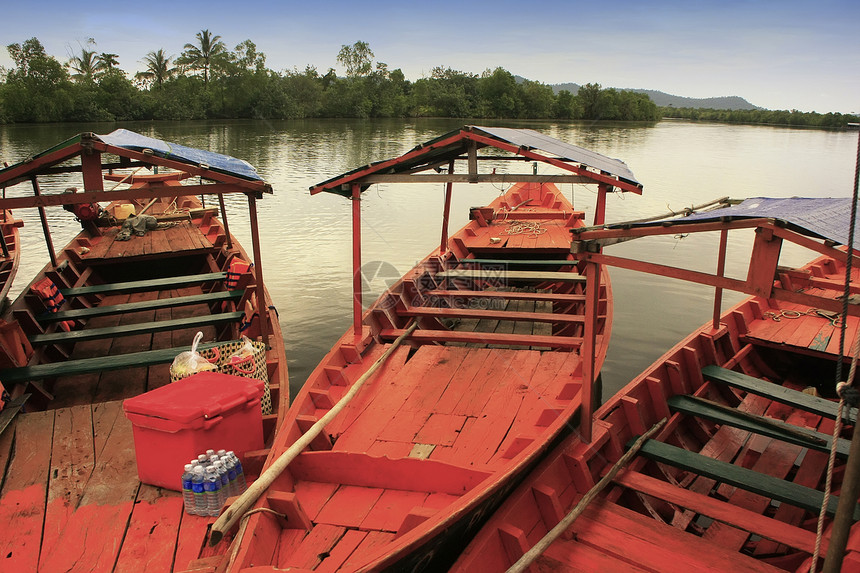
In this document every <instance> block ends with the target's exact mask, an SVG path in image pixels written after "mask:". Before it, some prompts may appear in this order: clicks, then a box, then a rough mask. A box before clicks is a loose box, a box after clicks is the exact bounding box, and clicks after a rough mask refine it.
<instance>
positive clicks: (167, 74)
mask: <svg viewBox="0 0 860 573" xmlns="http://www.w3.org/2000/svg"><path fill="white" fill-rule="evenodd" d="M171 59H173V56H172V55H171V56H166V55H165V54H164V49H159V50H158V51H157V52H149V53H148V54H147V55H146V57H144V58H143V61H144V63H145V64H146V70H144V71H142V72H137V73H136V74H135V75H134V77H135V78H136V79H138V80H140V81H143V82H146V83H149V84H155V85H156V86H158V87H161V86H163V85H164V82H166V81H167V80H169V79H170V78H172V77H173V76H174V75H175V74H176V72H177V69H176V68H175V67H174V68H172V67H170V60H171Z"/></svg>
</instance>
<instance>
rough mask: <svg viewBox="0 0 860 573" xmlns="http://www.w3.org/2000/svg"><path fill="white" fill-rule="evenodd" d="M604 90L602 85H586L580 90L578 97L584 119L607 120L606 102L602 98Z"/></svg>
mask: <svg viewBox="0 0 860 573" xmlns="http://www.w3.org/2000/svg"><path fill="white" fill-rule="evenodd" d="M602 91H603V90H602V89H601V88H600V84H590V83H589V84H585V85H584V86H582V87H580V88H579V91H578V92H577V94H576V97H577V98H579V102H580V105H581V106H582V117H583V118H584V119H605V118H604V117H603V116H604V107H605V100H604V98H603V96H602V93H601V92H602Z"/></svg>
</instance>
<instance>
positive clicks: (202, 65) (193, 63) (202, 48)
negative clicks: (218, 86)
mask: <svg viewBox="0 0 860 573" xmlns="http://www.w3.org/2000/svg"><path fill="white" fill-rule="evenodd" d="M226 56H227V46H225V45H224V42H222V41H221V36H213V35H212V34H210V33H209V30H201V31H200V32H197V45H196V46H195V45H194V44H185V51H184V52H182V55H181V56H180V57H179V59H178V60H177V63H181V64H188V65H189V66H190V67H191V69H192V70H203V84H204V85H207V86H208V85H209V72H210V70H211V69H212V68H213V64H214V67H217V66H218V64H219V63H220V62H221V60H223V59H225V58H226Z"/></svg>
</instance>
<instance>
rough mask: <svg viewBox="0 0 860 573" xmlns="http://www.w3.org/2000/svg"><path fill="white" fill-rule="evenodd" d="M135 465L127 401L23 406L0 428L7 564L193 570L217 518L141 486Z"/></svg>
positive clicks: (1, 565) (2, 541)
mask: <svg viewBox="0 0 860 573" xmlns="http://www.w3.org/2000/svg"><path fill="white" fill-rule="evenodd" d="M120 376H122V375H120ZM126 376H128V373H126ZM131 378H138V379H141V378H142V376H135V375H133V374H132V376H131ZM131 378H130V379H129V380H130V381H131ZM135 383H140V381H139V380H138V382H135ZM113 391H114V390H110V391H109V392H108V393H110V392H113ZM135 463H136V462H135V453H134V443H133V437H132V424H131V422H130V421H129V420H128V419H127V418H126V416H125V415H124V414H123V411H122V401H121V400H115V401H108V402H101V403H98V404H81V405H75V406H68V407H62V408H57V409H51V410H45V411H41V412H30V413H24V414H19V415H18V416H17V417H16V418H15V419H14V420H13V421H12V422H11V424H10V426H9V427H7V428H6V430H5V431H4V432H3V433H2V434H0V469H2V472H3V473H2V475H0V477H2V481H0V522H2V523H6V524H14V527H4V528H3V533H2V534H0V569H2V570H4V571H36V570H40V571H165V572H170V571H183V570H185V569H186V568H187V567H188V564H189V563H190V562H191V561H193V560H195V559H198V558H199V556H200V551H201V548H202V547H203V546H204V540H205V536H206V533H207V529H208V527H209V525H210V524H211V523H212V522H213V521H214V518H203V517H197V516H191V515H188V514H186V513H184V510H183V504H182V495H181V494H180V493H178V492H175V491H170V490H166V489H162V488H158V487H153V486H149V485H146V484H141V483H140V482H139V481H138V478H137V470H136V465H135ZM178 478H179V476H177V479H178ZM214 550H215V551H224V548H222V547H216V548H214ZM207 551H212V550H209V549H205V550H204V553H203V555H204V556H206V555H209V553H207Z"/></svg>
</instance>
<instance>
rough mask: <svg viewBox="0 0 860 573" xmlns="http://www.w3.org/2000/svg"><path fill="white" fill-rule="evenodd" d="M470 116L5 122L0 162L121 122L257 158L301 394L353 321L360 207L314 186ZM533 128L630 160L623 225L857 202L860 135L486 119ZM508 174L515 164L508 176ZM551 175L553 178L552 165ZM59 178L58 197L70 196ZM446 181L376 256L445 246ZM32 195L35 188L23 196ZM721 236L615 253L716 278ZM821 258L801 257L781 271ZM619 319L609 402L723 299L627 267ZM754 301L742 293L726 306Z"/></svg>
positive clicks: (387, 222) (388, 196)
mask: <svg viewBox="0 0 860 573" xmlns="http://www.w3.org/2000/svg"><path fill="white" fill-rule="evenodd" d="M463 123H464V122H462V121H461V120H414V121H402V120H380V121H344V120H302V121H275V122H273V121H208V122H169V123H164V122H162V123H154V122H152V123H128V124H122V125H116V124H87V125H86V126H81V125H69V124H57V125H39V126H0V161H8V162H10V163H12V162H16V161H19V160H21V159H22V158H24V157H26V156H28V155H31V154H33V153H37V152H39V151H42V150H44V149H47V148H49V147H51V146H53V145H54V144H56V143H57V142H59V141H62V140H64V139H66V138H68V137H71V136H73V135H75V134H76V133H78V132H80V131H82V130H84V129H85V130H88V131H93V132H96V133H108V132H110V131H112V130H114V129H116V128H117V127H124V128H127V129H131V130H134V131H138V132H140V133H143V134H145V135H149V136H152V137H158V138H161V139H165V140H168V141H174V142H177V143H181V144H183V145H188V146H192V147H202V148H207V149H211V150H212V151H218V152H222V153H227V154H230V155H234V156H236V157H240V158H242V159H245V160H247V161H249V162H250V163H251V164H253V165H254V166H255V167H256V168H257V169H258V171H259V172H260V173H261V174H262V175H263V177H264V178H265V179H266V180H267V181H268V182H269V183H271V184H272V186H273V187H274V190H275V193H274V195H272V196H266V197H265V198H264V199H263V200H262V201H259V202H258V204H257V205H258V210H259V216H260V225H261V233H262V237H261V239H262V242H263V267H264V270H265V273H266V276H267V280H268V286H269V289H270V291H271V293H272V296H273V298H274V300H275V302H276V304H277V305H278V308H279V311H280V316H281V323H282V326H283V330H284V335H285V337H286V340H287V351H288V355H289V361H290V376H291V385H292V386H293V391H295V388H297V387H298V386H300V385H301V383H302V382H304V380H305V378H306V377H307V375H308V374H309V373H310V371H311V369H313V367H314V366H315V365H316V364H317V362H318V361H319V360H320V358H321V357H322V356H323V355H324V354H325V353H326V352H327V351H328V350H329V348H330V347H331V345H332V343H333V342H334V341H335V340H336V339H337V338H338V337H339V336H340V335H341V334H342V333H343V332H344V331H345V330H346V328H348V327H349V325H350V324H351V304H352V303H351V298H350V289H351V284H352V282H351V276H350V268H351V249H350V238H351V228H350V205H349V201H348V200H345V199H344V198H342V197H339V196H334V195H330V194H325V193H324V194H321V195H319V196H315V197H311V196H310V194H309V192H308V188H309V187H310V186H311V185H313V184H315V183H319V182H321V181H323V180H326V179H329V178H331V177H333V176H336V175H339V174H341V173H343V172H346V171H349V170H352V169H355V168H357V167H360V166H363V165H365V164H368V163H371V162H373V161H378V160H382V159H388V158H391V157H394V156H396V155H399V154H401V153H403V152H405V151H406V150H408V149H410V148H412V147H414V146H415V145H417V144H419V143H422V142H424V141H427V140H430V139H433V138H435V137H438V136H439V135H441V134H443V133H445V132H447V131H450V130H452V129H456V128H457V127H460V126H461V125H463ZM478 123H480V124H483V125H502V124H503V125H506V126H511V127H530V128H534V129H538V130H540V131H542V132H544V133H547V134H549V135H551V136H553V137H557V138H559V139H562V140H564V141H567V142H569V143H572V144H575V145H579V146H582V147H586V148H589V149H592V150H594V151H598V152H600V153H603V154H605V155H608V156H610V157H615V158H618V159H621V160H623V161H624V162H625V163H627V165H628V166H629V167H630V168H631V169H632V170H633V172H634V173H635V174H636V177H637V179H638V180H639V181H640V182H642V183H643V184H644V186H645V192H644V194H643V195H642V196H634V195H629V194H627V195H623V196H622V195H620V194H614V195H612V196H610V197H609V200H608V204H607V213H608V220H610V221H621V220H628V219H637V218H641V217H643V216H649V215H655V214H661V213H665V212H667V211H668V210H675V211H679V210H681V209H683V208H684V207H687V206H690V205H694V204H699V203H704V202H707V201H710V200H712V199H715V198H717V197H722V196H731V197H735V198H742V197H751V196H758V195H766V196H776V197H788V196H806V197H827V196H849V195H850V194H851V186H852V184H853V169H854V157H855V152H856V134H854V133H842V132H825V131H811V130H799V129H785V128H772V127H750V126H726V125H711V124H693V123H687V122H680V121H663V122H660V123H658V124H641V125H631V124H586V123H553V122H503V123H499V122H485V121H480V122H478ZM499 168H501V166H499ZM541 169H544V168H543V167H541ZM67 183H68V181H67V180H66V178H63V177H56V178H53V179H50V180H46V181H45V182H44V183H43V190H44V192H46V193H50V192H58V191H61V190H62V189H64V188H65V187H66V186H67ZM503 191H504V187H502V186H493V185H480V186H479V185H462V186H459V187H455V192H454V197H453V205H452V221H451V228H452V230H453V229H457V228H459V227H460V226H462V225H463V224H465V222H466V220H467V214H468V208H469V207H470V206H474V205H479V204H485V203H486V202H488V201H489V200H490V199H492V198H493V197H494V196H496V195H497V194H498V193H500V192H503ZM563 191H564V192H565V194H566V195H568V197H570V198H572V199H573V201H574V203H575V204H576V205H577V207H579V208H582V209H584V210H585V211H586V213H587V217H588V219H589V220H590V219H591V217H592V213H593V211H594V201H595V194H594V192H593V190H591V189H589V188H587V187H585V186H581V185H566V186H564V187H563ZM442 192H443V189H442V186H441V185H420V184H418V185H398V186H393V185H378V186H375V187H373V188H371V189H370V190H369V191H368V192H367V193H366V194H365V196H364V199H363V201H362V216H363V221H364V225H365V226H364V234H363V256H364V260H365V261H384V262H386V263H388V264H390V265H392V266H393V267H394V268H396V269H398V270H399V271H401V272H403V271H405V270H407V269H408V268H410V267H411V266H412V265H413V264H414V263H415V262H416V261H418V260H420V259H421V258H423V256H424V255H425V254H426V253H427V252H428V251H430V250H431V249H432V248H433V247H434V246H435V245H436V244H437V241H438V236H439V223H440V213H441V208H442ZM8 193H10V194H16V193H32V191H31V189H30V187H29V186H28V185H24V186H18V187H17V188H15V189H10V190H8ZM227 209H228V217H229V223H230V230H231V231H232V232H233V233H234V234H236V235H237V237H238V238H239V240H240V241H241V242H242V243H243V245H245V246H246V248H250V238H249V231H248V222H247V215H246V211H247V202H246V200H245V198H244V197H242V196H230V197H228V198H227ZM47 212H48V219H49V221H50V224H51V227H52V232H53V234H54V243H55V248H57V249H60V248H62V246H63V245H65V244H66V242H67V241H68V240H70V239H71V238H72V237H73V236H74V235H75V233H76V232H77V230H78V225H77V223H75V221H74V219H73V218H72V216H71V214H69V213H67V212H65V211H63V210H62V209H61V208H49V209H48V210H47ZM16 216H18V217H22V218H24V219H25V228H24V229H23V231H22V239H23V243H24V245H23V249H22V251H23V255H22V263H21V268H20V270H19V279H18V281H16V284H15V285H14V287H13V290H15V291H16V292H17V291H18V290H20V289H21V288H23V287H24V286H25V285H26V282H27V281H28V280H29V279H30V278H31V277H32V276H33V274H34V273H35V272H36V271H37V270H38V269H40V268H41V267H42V266H43V265H44V264H45V263H46V262H47V260H48V257H47V251H46V247H45V244H44V239H43V238H42V234H41V227H40V224H39V220H38V213H37V212H36V211H35V210H31V211H29V212H24V213H16ZM729 237H730V241H729V261H728V268H727V274H728V275H729V276H733V277H735V278H744V277H745V276H746V271H747V269H746V267H745V266H744V264H745V263H746V260H745V257H746V253H747V252H748V250H747V249H748V244H749V237H748V236H745V235H744V232H733V233H732V234H730V236H729ZM717 241H718V239H717V236H716V234H709V235H703V236H699V237H686V238H685V237H682V236H677V237H662V238H657V239H650V240H646V239H642V240H638V241H631V242H629V243H624V244H621V245H618V246H615V247H610V249H611V250H607V252H608V253H609V254H614V255H618V256H637V257H646V258H648V260H652V261H657V262H662V263H665V264H672V265H676V266H683V267H686V268H693V269H695V270H703V271H712V270H713V268H711V267H710V265H714V264H715V258H714V257H715V255H716V252H717V244H718V243H717ZM810 257H811V255H810V254H809V253H808V252H804V251H803V250H802V249H785V250H784V252H783V258H782V261H781V263H782V264H785V265H797V264H801V263H803V262H805V261H806V260H808V259H809V258H810ZM611 274H612V279H613V284H612V286H613V291H614V295H615V322H614V326H613V337H612V343H611V346H610V349H609V356H608V358H607V361H606V364H605V367H604V372H603V380H604V392H605V393H610V392H614V391H615V390H617V389H618V388H620V387H621V386H622V385H623V384H624V383H626V381H628V380H629V379H630V378H631V377H633V376H634V375H636V374H637V373H638V372H639V371H641V370H642V369H643V368H645V367H646V366H647V365H648V364H650V363H651V362H652V361H653V360H655V359H656V358H657V357H659V356H660V355H661V354H662V353H663V352H664V351H666V350H667V349H668V348H669V347H670V346H671V345H673V344H674V343H675V342H677V340H678V339H680V338H681V337H682V336H684V335H686V334H687V333H689V332H690V331H691V330H692V329H693V328H695V327H697V326H699V325H701V324H702V323H704V322H705V321H706V320H708V319H709V318H710V316H711V312H712V309H711V297H712V289H710V288H706V287H701V286H697V285H691V284H687V283H681V282H678V281H672V280H669V279H663V278H660V277H649V276H644V275H641V274H637V273H633V272H630V271H624V270H612V271H611ZM739 299H740V296H739V295H733V294H730V293H726V295H725V296H724V306H726V305H728V304H730V303H732V302H735V301H737V300H739Z"/></svg>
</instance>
